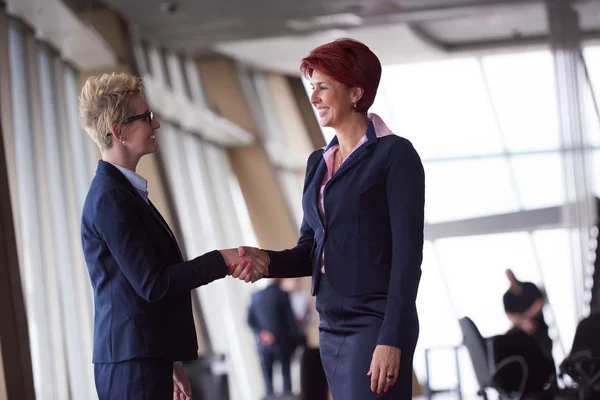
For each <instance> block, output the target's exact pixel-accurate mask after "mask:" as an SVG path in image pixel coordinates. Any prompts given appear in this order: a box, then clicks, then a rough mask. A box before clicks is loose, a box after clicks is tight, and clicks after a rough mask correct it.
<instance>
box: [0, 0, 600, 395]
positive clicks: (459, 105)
mask: <svg viewBox="0 0 600 400" xmlns="http://www.w3.org/2000/svg"><path fill="white" fill-rule="evenodd" d="M340 37H351V38H354V39H357V40H360V41H362V42H364V43H365V44H367V45H368V46H369V47H370V48H371V49H372V50H373V51H374V52H375V53H376V54H377V56H378V57H379V58H380V60H381V62H382V64H383V75H382V80H381V83H380V86H379V90H378V94H377V97H376V100H375V103H374V105H373V106H372V108H371V110H370V111H371V112H373V113H376V114H378V115H379V116H381V117H382V118H383V120H384V121H386V123H387V124H388V125H389V126H390V128H391V129H392V130H393V131H394V132H395V133H396V134H398V135H400V136H403V137H406V138H407V139H409V140H410V141H411V142H412V143H413V145H414V146H415V148H416V150H417V151H418V152H419V154H420V156H421V158H422V160H423V165H424V168H425V174H426V202H425V203H426V206H425V244H424V253H423V254H424V259H423V264H422V271H423V275H422V278H421V283H420V287H419V292H418V298H417V307H418V313H419V320H420V335H419V340H418V344H417V349H416V352H415V360H414V366H413V369H414V379H413V394H414V396H415V398H440V399H458V398H461V399H476V398H481V397H482V396H483V395H486V396H488V398H506V397H503V396H505V393H504V394H503V391H502V390H501V389H500V390H499V389H498V388H496V387H495V385H494V382H493V379H491V378H490V379H491V380H489V382H487V383H486V384H485V385H484V384H482V382H481V379H480V378H481V377H480V376H477V361H475V360H474V356H473V353H472V352H471V351H470V350H472V349H469V348H468V346H466V343H465V339H466V337H465V330H464V329H461V326H462V325H461V323H460V321H461V320H463V319H464V318H465V317H468V318H469V320H471V321H473V323H474V325H475V326H476V328H477V331H478V332H479V334H480V335H481V336H482V338H491V337H494V336H496V335H502V334H503V333H505V332H506V331H508V330H509V329H510V327H511V323H510V321H509V319H508V318H507V316H506V314H505V312H504V308H503V304H502V296H503V294H504V293H505V292H506V290H507V288H508V281H507V280H506V278H505V270H506V269H507V268H510V269H512V270H513V271H514V272H515V274H516V276H517V277H518V278H519V279H520V280H522V281H528V282H533V283H535V284H536V285H537V286H538V287H540V288H541V289H542V291H543V292H544V294H545V299H546V303H545V306H544V310H543V313H544V317H545V319H546V322H547V323H548V325H549V333H550V337H551V338H552V341H553V357H554V361H555V364H556V365H555V366H556V371H557V377H556V379H557V380H558V385H559V387H560V389H565V388H575V390H577V388H578V387H579V386H578V385H582V384H581V383H577V382H576V380H574V379H571V378H570V377H569V376H561V374H560V373H559V372H560V371H561V368H560V367H561V363H562V362H563V360H565V359H567V358H568V357H569V355H571V353H572V348H573V342H574V339H575V336H576V331H577V328H578V326H579V324H580V322H581V321H584V320H586V319H587V318H589V317H590V316H593V315H594V312H596V311H598V309H599V308H600V298H599V296H600V267H599V268H596V265H597V263H598V262H600V261H597V259H596V254H597V253H596V252H597V250H598V246H597V243H598V236H599V225H598V224H599V220H598V213H599V209H598V205H599V203H598V201H597V199H598V198H599V197H600V1H596V0H581V1H575V0H573V1H569V0H547V1H542V0H335V1H326V2H325V1H317V0H305V1H302V2H289V1H273V0H254V1H246V0H221V1H217V0H204V1H194V0H171V1H161V0H0V54H1V56H0V121H1V125H0V126H1V131H2V135H0V139H1V140H2V142H1V143H2V146H0V150H1V152H0V201H1V205H0V209H1V214H0V216H1V218H2V220H1V226H2V230H0V256H1V257H2V259H1V260H0V313H1V314H0V320H1V321H2V322H1V323H0V355H1V357H0V399H34V398H37V399H58V400H63V399H64V400H68V399H77V400H79V399H95V398H97V394H96V391H95V386H94V376H93V365H92V363H91V353H92V339H93V294H92V291H91V285H90V280H89V276H88V273H87V269H86V266H85V261H84V259H83V254H82V250H81V244H80V229H79V224H80V217H81V208H82V205H83V201H84V199H85V195H86V193H87V190H88V188H89V184H90V182H91V179H92V178H93V175H94V171H95V166H96V163H97V160H98V159H99V158H100V153H99V151H98V149H97V147H96V146H95V144H94V143H93V142H92V141H91V140H90V139H89V137H87V135H86V134H85V132H84V131H83V130H82V128H81V126H80V124H79V119H78V118H79V117H78V111H77V102H78V95H79V92H80V90H81V88H82V85H83V84H84V83H85V81H86V79H87V78H88V77H90V76H93V75H98V74H103V73H111V72H127V73H131V74H135V75H139V76H141V77H142V78H143V81H144V84H145V87H146V97H147V100H148V102H149V105H150V107H151V109H152V110H153V112H154V114H155V115H156V116H157V117H158V118H159V120H160V122H161V128H160V130H159V131H158V132H157V133H158V134H157V141H158V144H159V146H160V152H159V153H157V154H156V155H152V156H146V157H144V158H143V159H142V161H141V163H140V166H139V168H138V171H137V172H138V173H139V174H140V175H142V176H143V177H144V178H146V179H147V180H148V188H149V193H150V197H151V198H152V201H153V202H154V204H155V205H156V206H157V208H158V209H159V210H160V212H161V213H162V215H163V216H165V219H166V220H167V221H168V223H169V225H170V226H171V227H172V228H173V230H174V233H175V235H176V236H177V238H178V241H179V244H180V245H181V247H182V250H183V251H184V254H185V256H186V257H188V258H192V257H195V256H197V255H200V254H203V253H205V252H207V251H210V250H212V249H215V248H231V247H237V246H239V245H250V246H257V247H262V248H268V249H285V248H290V247H293V246H294V245H295V243H296V241H297V239H298V232H299V228H300V223H301V221H302V202H301V200H302V188H303V180H304V173H305V166H306V159H307V157H308V155H309V154H310V153H311V152H312V151H313V150H314V149H317V148H320V147H323V146H325V145H326V144H327V143H329V141H330V140H331V139H332V138H333V135H334V133H333V132H332V131H331V130H330V129H329V128H321V127H320V126H319V124H318V120H317V116H316V115H315V111H314V108H313V107H312V106H311V104H310V101H309V95H310V84H309V82H308V81H307V80H306V79H304V78H303V77H302V76H301V75H300V71H299V65H300V60H301V59H302V58H303V57H304V56H306V55H307V54H308V52H309V51H310V50H311V49H313V48H314V47H316V46H318V45H320V44H323V43H327V42H330V41H332V40H335V39H336V38H340ZM302 284H303V285H304V287H305V288H306V290H307V291H309V289H310V280H309V278H306V279H305V280H303V283H302ZM259 287H261V285H260V284H255V285H249V284H245V283H243V282H238V281H235V280H234V279H230V278H228V279H222V280H219V281H216V282H214V283H211V284H210V285H207V286H204V287H201V288H199V289H196V290H194V291H193V293H192V296H193V302H194V303H193V305H194V314H195V321H196V330H197V332H198V344H199V356H200V359H199V361H198V363H200V362H201V361H202V360H204V361H205V364H202V365H200V364H198V363H197V364H194V365H192V363H190V365H188V366H187V368H188V369H189V371H195V372H191V373H192V376H191V377H190V380H193V379H194V376H196V379H197V381H198V382H200V381H202V382H205V384H206V385H208V386H211V387H213V386H214V387H215V388H216V389H215V392H214V393H217V392H218V393H220V394H219V395H218V396H223V397H218V398H219V399H221V398H222V399H232V400H257V399H261V398H263V396H264V390H265V389H264V385H263V380H262V376H261V372H260V367H259V360H258V356H257V354H256V346H255V338H254V337H253V334H252V332H251V331H250V329H249V328H248V326H247V323H246V312H247V309H248V305H249V300H250V296H251V294H252V293H253V292H254V291H255V290H257V288H259ZM312 301H313V302H314V299H313V300H312ZM307 348H309V349H313V350H315V349H316V351H317V353H318V317H316V312H315V319H314V322H313V324H312V325H311V326H310V328H309V332H308V344H307ZM486 351H487V349H486ZM487 356H489V354H487V355H486V357H487ZM598 356H600V354H596V357H598ZM475 358H476V357H475ZM492 358H493V357H492ZM207 360H208V361H207ZM211 360H212V361H211ZM307 360H309V359H307ZM486 360H487V359H486ZM301 361H302V357H300V356H299V357H298V358H297V359H296V361H295V365H294V375H295V378H294V392H295V394H296V396H297V397H298V398H302V399H304V398H306V399H308V398H309V397H307V396H308V395H307V394H306V393H304V394H303V393H302V388H303V387H305V386H306V385H308V386H310V379H311V377H310V376H305V375H303V374H302V373H301V371H302V368H303V366H302V365H301V364H302V362H301ZM309 361H310V360H309ZM312 362H318V360H317V361H315V360H312ZM211 363H212V364H211ZM490 363H492V364H493V361H490V360H487V365H486V363H484V368H490V369H491V370H492V371H491V375H493V373H494V371H493V365H492V366H490V365H491V364H490ZM209 364H210V365H209ZM474 365H475V367H474ZM304 367H305V368H306V365H305V366H304ZM194 374H197V375H194ZM567 375H568V374H567ZM303 379H305V380H306V379H308V380H309V381H308V383H306V382H304V384H303ZM315 385H317V384H316V383H315ZM482 386H485V387H483V388H482ZM215 396H216V395H215ZM205 397H206V396H205ZM207 398H211V397H207ZM215 398H217V397H215ZM325 398H326V397H325ZM521 398H526V397H521ZM574 398H577V397H574ZM311 399H312V398H311ZM314 399H315V400H318V399H316V398H314ZM336 400H337V399H336Z"/></svg>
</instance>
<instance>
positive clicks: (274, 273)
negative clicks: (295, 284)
mask: <svg viewBox="0 0 600 400" xmlns="http://www.w3.org/2000/svg"><path fill="white" fill-rule="evenodd" d="M265 251H266V253H267V254H268V255H269V258H270V260H271V262H270V264H269V278H298V277H302V276H311V275H312V261H311V259H310V247H309V246H308V245H298V246H296V247H294V248H292V249H288V250H282V251H273V250H265Z"/></svg>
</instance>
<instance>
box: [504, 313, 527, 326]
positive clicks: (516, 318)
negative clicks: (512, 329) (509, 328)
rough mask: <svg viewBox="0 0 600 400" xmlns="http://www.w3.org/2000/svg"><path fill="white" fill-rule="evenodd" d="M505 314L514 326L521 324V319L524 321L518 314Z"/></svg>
mask: <svg viewBox="0 0 600 400" xmlns="http://www.w3.org/2000/svg"><path fill="white" fill-rule="evenodd" d="M506 316H507V317H508V319H509V320H510V322H512V324H513V325H514V326H516V327H520V326H521V324H523V321H525V318H524V317H523V316H522V315H520V314H514V313H506Z"/></svg>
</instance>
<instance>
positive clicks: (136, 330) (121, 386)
mask: <svg viewBox="0 0 600 400" xmlns="http://www.w3.org/2000/svg"><path fill="white" fill-rule="evenodd" d="M79 109H80V117H81V122H82V125H83V126H84V128H85V130H86V131H87V133H88V134H89V135H90V136H91V138H92V139H93V140H94V142H96V144H97V145H98V147H99V148H100V151H101V153H102V159H101V160H99V161H98V168H97V170H96V176H95V177H94V179H93V181H92V183H91V186H90V189H89V192H88V195H87V198H86V200H85V204H84V207H83V215H82V222H81V239H82V244H83V252H84V254H85V259H86V263H87V267H88V271H89V274H90V279H91V282H92V286H93V289H94V304H95V313H94V351H93V360H92V361H93V363H94V364H95V366H94V375H95V380H96V389H97V392H98V397H99V398H100V400H108V399H115V400H116V399H118V400H125V399H128V400H131V399H144V400H149V399H161V400H164V399H171V398H174V399H190V398H191V389H190V384H189V381H188V380H187V378H186V377H185V374H184V373H183V369H182V367H181V365H180V364H179V363H177V362H176V361H186V360H193V359H195V358H196V357H197V350H198V348H197V340H196V331H195V328H194V320H193V316H192V303H191V296H190V291H191V290H192V289H194V288H197V287H198V286H201V285H206V284H208V283H210V282H212V281H214V280H215V279H220V278H223V277H225V276H226V275H228V274H231V275H232V276H234V277H239V278H240V279H244V280H246V281H250V280H255V279H256V278H257V277H260V276H262V274H265V273H267V272H268V271H267V269H266V264H265V263H260V262H255V263H254V268H252V264H251V263H248V262H247V260H240V257H239V256H238V254H237V251H236V250H221V251H212V252H209V253H207V254H204V255H202V256H200V257H197V258H195V259H193V260H190V261H184V260H183V256H182V255H181V252H180V250H179V246H178V245H177V241H176V240H175V237H174V235H173V232H172V231H171V229H169V226H168V225H167V223H166V222H165V220H164V219H163V218H162V216H161V215H160V213H159V212H158V210H157V209H156V207H154V205H153V204H152V201H151V200H150V198H149V196H148V190H147V182H146V180H145V179H144V178H143V177H142V176H140V175H138V174H137V173H136V166H137V164H138V162H139V160H140V158H141V157H143V156H144V155H146V154H152V153H156V152H157V151H158V145H157V143H156V134H157V130H158V129H159V128H160V123H159V122H158V120H157V119H156V118H154V114H153V113H152V111H151V110H150V109H149V108H148V104H147V103H146V101H145V100H144V97H143V84H142V81H141V80H140V79H139V78H137V77H134V76H131V75H127V74H118V75H115V74H112V75H102V76H100V77H92V78H89V79H88V81H87V82H86V84H85V86H84V88H83V90H82V92H81V97H80V103H79ZM233 264H235V266H234V265H233ZM228 266H230V267H229V268H228Z"/></svg>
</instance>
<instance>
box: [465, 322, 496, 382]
mask: <svg viewBox="0 0 600 400" xmlns="http://www.w3.org/2000/svg"><path fill="white" fill-rule="evenodd" d="M458 323H459V325H460V329H461V330H462V333H463V344H464V345H465V346H466V348H467V351H468V352H469V356H470V357H471V363H472V364H473V369H474V370H475V376H476V377H477V381H478V382H479V386H480V387H481V388H482V389H483V388H485V387H488V386H489V385H490V383H491V374H490V367H489V360H488V355H487V346H486V343H485V339H484V338H483V337H482V336H481V333H480V332H479V329H477V326H475V323H473V321H472V320H471V319H470V318H469V317H464V318H461V319H460V320H459V321H458Z"/></svg>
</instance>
